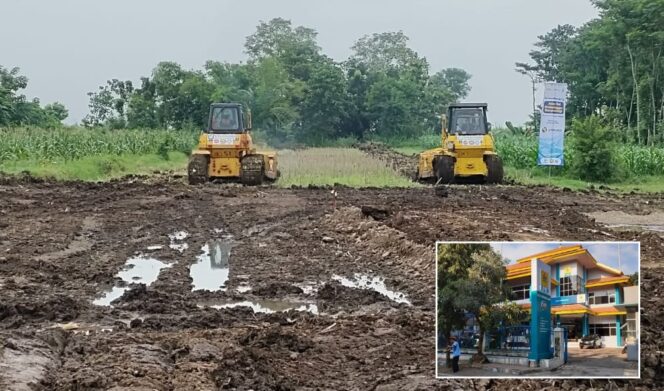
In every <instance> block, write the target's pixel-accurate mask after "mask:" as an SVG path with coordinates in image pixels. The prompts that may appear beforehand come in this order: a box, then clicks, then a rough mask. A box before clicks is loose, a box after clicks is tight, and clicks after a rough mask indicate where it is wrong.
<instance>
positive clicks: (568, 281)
mask: <svg viewBox="0 0 664 391" xmlns="http://www.w3.org/2000/svg"><path fill="white" fill-rule="evenodd" d="M583 292H585V289H584V288H583V280H582V279H581V277H580V276H566V277H562V278H561V279H560V296H574V295H578V294H579V293H583Z"/></svg>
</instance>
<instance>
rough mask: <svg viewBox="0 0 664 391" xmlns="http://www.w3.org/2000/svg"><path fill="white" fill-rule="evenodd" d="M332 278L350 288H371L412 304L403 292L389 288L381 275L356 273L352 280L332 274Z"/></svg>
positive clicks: (395, 299)
mask: <svg viewBox="0 0 664 391" xmlns="http://www.w3.org/2000/svg"><path fill="white" fill-rule="evenodd" d="M332 279H333V280H336V281H339V282H340V283H341V285H343V286H347V287H349V288H359V289H371V290H374V291H376V292H378V293H380V294H381V295H383V296H386V297H387V298H388V299H390V300H392V301H395V302H397V303H405V304H408V305H410V304H411V303H410V301H409V300H408V299H406V295H404V294H403V293H401V292H396V291H392V290H389V289H387V287H386V286H385V279H384V278H381V277H369V276H367V275H365V274H358V273H355V275H354V278H353V279H352V280H351V279H348V278H345V277H341V276H338V275H334V276H332Z"/></svg>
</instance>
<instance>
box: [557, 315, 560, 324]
mask: <svg viewBox="0 0 664 391" xmlns="http://www.w3.org/2000/svg"><path fill="white" fill-rule="evenodd" d="M559 324H560V315H556V326H558V325H559Z"/></svg>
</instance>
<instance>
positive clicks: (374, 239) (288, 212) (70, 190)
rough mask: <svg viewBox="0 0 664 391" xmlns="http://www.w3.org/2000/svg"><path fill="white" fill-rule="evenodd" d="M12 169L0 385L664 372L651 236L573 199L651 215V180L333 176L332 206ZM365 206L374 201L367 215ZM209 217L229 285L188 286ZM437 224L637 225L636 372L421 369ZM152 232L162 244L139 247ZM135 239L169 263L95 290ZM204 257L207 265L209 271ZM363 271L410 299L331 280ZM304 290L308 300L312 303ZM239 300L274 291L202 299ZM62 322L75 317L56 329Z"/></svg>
mask: <svg viewBox="0 0 664 391" xmlns="http://www.w3.org/2000/svg"><path fill="white" fill-rule="evenodd" d="M375 153H378V152H375ZM12 181H13V179H12V180H10V181H6V180H5V182H2V183H5V184H4V185H3V184H0V195H1V196H0V220H1V221H0V249H1V250H2V251H0V298H2V299H1V300H0V389H5V388H8V386H7V384H14V383H16V384H20V385H26V387H23V388H27V387H28V386H27V385H28V384H32V386H30V387H32V388H35V389H111V390H113V389H114V390H121V389H128V388H131V389H139V390H147V389H160V390H161V389H177V390H180V389H182V390H188V389H224V388H226V389H256V390H262V389H284V390H285V389H302V390H313V389H326V390H333V389H376V390H401V389H406V390H425V389H436V388H438V389H474V390H488V389H491V390H511V389H516V388H519V389H527V390H542V389H554V388H555V389H559V388H562V389H570V390H571V389H591V388H593V389H610V388H612V387H613V389H623V388H624V389H630V390H631V389H634V390H638V389H646V388H650V389H660V388H662V386H664V379H663V378H662V376H661V375H660V373H664V368H663V367H662V365H663V363H664V357H663V356H662V354H661V352H662V351H664V345H663V343H662V341H664V331H663V330H664V305H662V295H664V291H663V290H662V289H661V288H660V287H661V286H664V284H663V283H664V281H662V278H663V277H661V276H662V275H664V273H662V272H663V271H664V268H662V259H664V250H663V249H664V239H663V238H661V237H660V236H659V235H658V234H656V233H649V232H622V231H615V230H611V229H610V228H607V227H605V226H602V225H599V224H597V223H596V222H594V221H593V220H592V219H590V218H588V217H587V215H586V213H593V212H598V211H599V212H602V211H623V212H625V213H627V214H630V215H639V216H640V215H643V216H646V215H649V214H650V215H652V213H656V212H658V211H660V212H661V211H662V210H664V198H662V197H661V196H643V195H620V196H615V195H611V194H606V193H600V192H585V193H582V192H565V191H562V190H557V189H551V188H545V187H537V188H529V187H523V186H463V185H451V186H449V187H447V190H448V195H447V197H439V196H436V194H435V193H434V191H433V189H431V188H412V189H352V188H339V189H338V193H339V196H338V199H337V205H336V206H337V208H336V210H335V208H334V207H333V206H332V203H331V202H330V193H329V190H328V189H326V188H320V189H319V188H311V189H309V188H298V189H279V188H271V187H265V188H260V189H252V188H243V187H241V186H217V185H212V184H210V185H209V186H199V187H190V186H187V185H186V184H184V183H183V182H181V181H180V179H178V178H172V179H171V180H165V181H163V182H158V183H152V182H151V181H150V179H146V178H131V179H124V180H118V181H114V182H112V183H70V184H67V183H57V182H44V183H34V182H33V181H30V180H26V181H24V182H22V183H17V182H15V181H14V182H12ZM362 206H365V207H366V206H370V207H371V208H373V209H368V208H365V213H364V214H363V213H362V209H361V207H362ZM178 231H186V232H187V233H188V236H187V238H186V239H184V240H183V241H182V242H183V243H187V244H188V246H189V247H188V248H187V249H185V250H184V251H182V252H179V251H177V250H174V249H171V248H169V244H170V240H169V237H168V235H171V234H173V232H178ZM220 232H223V233H228V234H231V235H233V238H234V241H235V242H236V243H235V246H234V247H233V249H232V252H231V255H230V258H229V265H230V270H229V272H228V275H227V276H224V277H228V280H227V282H226V286H227V287H228V288H227V289H226V290H222V291H215V292H198V291H194V292H192V284H191V278H190V267H191V265H192V264H193V263H194V262H196V260H197V257H198V256H199V255H200V248H201V246H203V245H204V244H205V243H206V242H207V241H208V240H211V239H214V238H217V237H219V235H220ZM437 239H438V240H487V239H503V240H540V241H541V240H573V241H578V240H583V239H588V240H606V239H611V240H615V239H621V240H640V241H641V244H642V265H643V266H644V270H643V271H642V273H641V279H642V282H643V292H644V294H643V295H642V302H641V305H642V308H643V310H642V324H641V326H642V329H641V335H642V341H641V342H642V357H643V360H642V363H641V364H642V365H641V368H642V379H641V380H635V381H611V382H607V381H603V380H593V381H592V382H591V381H574V380H568V379H560V380H544V379H538V380H527V381H526V380H524V381H522V380H504V379H503V380H487V379H481V380H471V379H466V380H444V381H436V380H434V379H433V371H434V366H435V363H434V351H435V346H434V339H433V338H432V336H433V335H434V332H435V331H434V328H435V316H434V304H435V300H434V293H433V292H434V290H433V287H434V281H435V280H434V278H435V275H434V268H435V262H434V259H433V258H434V256H433V254H434V242H435V240H437ZM155 245H159V246H161V248H160V249H159V250H156V251H151V250H148V248H149V247H151V246H155ZM148 251H150V252H149V254H150V256H154V257H155V258H158V259H159V260H162V261H163V262H165V263H168V264H169V265H170V267H169V268H166V269H163V270H162V272H161V273H160V275H159V277H158V278H157V281H155V282H154V283H152V284H151V285H150V286H141V285H139V286H133V284H132V288H133V289H130V290H129V291H128V292H126V293H125V295H124V296H123V297H121V298H120V299H119V300H117V301H115V302H113V303H112V304H113V306H112V307H102V306H95V305H92V304H91V302H92V300H93V299H94V298H96V297H99V296H100V295H101V294H102V293H103V292H104V291H105V288H106V287H107V284H111V283H113V282H114V276H115V275H116V274H117V273H118V271H119V270H121V268H122V265H123V264H124V263H125V262H126V260H127V259H129V258H131V257H133V256H136V254H146V253H148ZM210 270H211V273H210V274H209V275H207V276H205V277H208V278H221V277H215V276H217V275H218V274H217V273H218V271H217V269H214V265H211V269H210ZM373 279H378V280H379V281H380V282H381V284H384V285H385V286H384V288H386V289H387V290H388V291H389V292H391V293H394V292H397V293H403V294H405V298H406V299H407V300H408V301H409V302H410V304H408V303H401V304H400V303H397V302H395V301H393V300H391V299H389V298H388V297H386V296H384V295H383V294H380V293H378V292H376V291H374V290H372V289H359V288H349V287H346V286H343V285H341V284H339V283H338V282H337V280H341V281H344V283H346V280H349V281H353V282H354V283H358V282H359V281H364V282H366V281H374V280H373ZM237 287H249V288H251V289H248V290H246V291H244V290H240V289H237ZM367 288H369V286H367ZM376 289H379V288H376ZM380 290H381V291H385V290H384V289H383V287H381V288H380ZM391 297H393V296H391ZM307 298H308V299H316V302H315V304H316V305H317V306H318V309H319V311H318V313H317V314H315V313H312V312H315V311H313V310H312V308H311V307H312V306H311V304H312V303H306V300H305V299H307ZM300 299H302V301H303V303H305V304H308V305H309V307H306V306H305V305H302V303H299V300H300ZM243 301H249V302H250V303H244V304H246V305H249V304H255V303H260V302H261V301H262V302H265V303H267V302H270V303H271V305H274V306H275V307H272V308H273V309H274V311H275V312H273V313H261V312H254V310H252V308H250V307H246V306H239V307H234V308H222V309H215V308H211V307H199V306H202V305H209V306H212V305H217V304H224V303H239V302H243ZM253 302H255V303H253ZM291 302H292V305H289V303H291ZM275 303H276V304H275ZM283 303H286V304H284V305H282V304H283ZM308 311H312V312H308ZM67 322H74V323H77V324H82V325H85V328H79V329H72V330H70V331H66V330H58V331H55V330H57V329H58V328H62V326H61V325H60V326H61V327H56V329H55V330H54V329H53V326H59V325H56V323H67ZM56 333H59V334H56ZM62 333H65V334H64V335H61V334H62ZM17 374H20V375H19V376H20V379H17V378H16V376H17Z"/></svg>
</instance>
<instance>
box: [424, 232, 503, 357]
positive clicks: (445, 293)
mask: <svg viewBox="0 0 664 391" xmlns="http://www.w3.org/2000/svg"><path fill="white" fill-rule="evenodd" d="M490 250H491V246H489V245H488V244H471V243H463V244H447V243H444V244H439V245H438V251H437V254H438V260H437V264H436V273H437V274H438V275H437V279H436V281H437V285H438V297H437V298H436V300H437V304H438V313H437V314H436V317H437V320H438V333H439V337H441V336H442V337H445V338H446V339H447V340H448V341H449V339H450V337H451V336H452V330H455V329H456V330H458V329H462V328H463V327H464V326H465V324H466V318H465V309H464V308H462V307H459V306H458V305H457V303H456V297H457V296H459V294H460V292H459V291H458V284H459V281H463V280H465V279H467V278H468V275H469V273H468V271H469V269H470V268H471V266H472V264H473V255H474V254H478V253H481V252H485V251H490ZM447 362H448V365H449V362H450V357H449V353H448V354H447Z"/></svg>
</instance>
